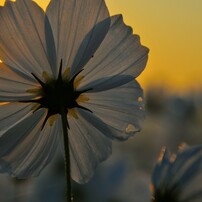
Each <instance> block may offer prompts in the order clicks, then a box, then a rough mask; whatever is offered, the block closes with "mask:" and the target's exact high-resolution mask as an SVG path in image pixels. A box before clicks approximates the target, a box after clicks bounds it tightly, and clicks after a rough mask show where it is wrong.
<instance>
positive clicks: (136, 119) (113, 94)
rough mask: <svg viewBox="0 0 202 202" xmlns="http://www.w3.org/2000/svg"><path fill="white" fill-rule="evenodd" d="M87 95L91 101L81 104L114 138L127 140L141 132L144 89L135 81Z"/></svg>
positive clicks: (143, 114)
mask: <svg viewBox="0 0 202 202" xmlns="http://www.w3.org/2000/svg"><path fill="white" fill-rule="evenodd" d="M85 95H86V97H87V98H88V99H89V100H88V101H86V102H80V103H79V104H80V105H81V106H84V107H86V108H88V109H90V110H91V111H92V112H93V114H94V115H95V116H97V117H98V118H99V119H100V120H102V121H103V122H104V123H106V124H107V125H108V127H109V128H110V130H111V131H112V136H113V137H114V138H117V139H119V140H125V139H127V138H129V137H130V136H131V135H133V134H135V133H136V132H138V131H140V130H141V123H142V121H143V119H144V116H145V112H144V101H143V93H142V89H141V88H140V86H139V84H138V83H137V82H136V81H135V80H134V81H132V82H130V83H128V84H126V85H123V86H121V87H118V88H113V89H111V90H108V91H102V92H98V93H86V94H85Z"/></svg>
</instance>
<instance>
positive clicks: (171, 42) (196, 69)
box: [0, 0, 202, 92]
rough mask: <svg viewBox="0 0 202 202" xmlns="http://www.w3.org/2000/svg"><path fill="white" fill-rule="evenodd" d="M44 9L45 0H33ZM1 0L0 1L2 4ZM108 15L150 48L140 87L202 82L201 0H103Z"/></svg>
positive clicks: (173, 87) (194, 86)
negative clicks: (128, 27) (117, 17)
mask: <svg viewBox="0 0 202 202" xmlns="http://www.w3.org/2000/svg"><path fill="white" fill-rule="evenodd" d="M35 1H36V2H37V3H38V4H39V5H40V6H42V7H43V8H44V9H45V7H46V6H47V5H48V3H49V0H35ZM3 2H4V1H3V0H0V4H1V5H3ZM106 3H107V5H108V8H109V10H110V13H111V15H114V14H118V13H122V14H123V17H124V21H125V22H126V24H129V25H131V26H132V27H133V30H134V33H137V34H139V35H140V36H141V42H142V44H144V45H145V46H147V47H149V48H150V53H149V61H148V65H147V67H146V69H145V71H144V72H143V74H141V76H140V77H139V78H138V80H139V81H140V83H141V85H142V86H143V88H144V89H145V88H149V87H151V86H158V87H159V86H160V87H166V88H167V89H168V90H169V91H178V92H184V91H187V90H194V89H200V86H201V85H202V79H201V77H202V76H201V75H202V59H201V53H202V37H201V36H202V20H201V19H202V12H201V8H202V1H201V0H192V1H190V0H177V1H176V0H164V1H162V0H155V1H151V0H124V1H123V0H106Z"/></svg>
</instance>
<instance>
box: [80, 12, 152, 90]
mask: <svg viewBox="0 0 202 202" xmlns="http://www.w3.org/2000/svg"><path fill="white" fill-rule="evenodd" d="M147 59H148V49H147V48H146V47H144V46H142V45H141V44H140V39H139V36H137V35H133V34H132V29H131V27H128V26H126V25H125V24H124V22H123V19H122V16H121V15H117V16H113V17H112V18H111V27H110V29H109V31H108V33H107V35H106V37H105V39H104V40H103V42H102V44H101V45H100V47H99V49H98V50H97V51H96V53H95V54H94V57H93V58H92V59H91V60H90V61H89V62H88V63H87V65H86V66H85V68H84V71H83V72H82V73H81V74H82V75H83V76H84V78H83V80H82V82H81V84H80V87H81V88H82V87H87V88H89V86H90V87H92V88H93V89H96V88H97V85H98V82H97V80H99V84H100V85H103V84H104V83H105V82H106V81H107V80H108V82H110V81H111V82H113V78H114V76H117V75H128V76H129V75H130V76H131V77H133V78H134V77H137V76H138V75H139V74H140V73H141V72H142V71H143V69H144V68H145V65H146V62H147ZM93 82H96V87H94V86H92V84H91V83H93Z"/></svg>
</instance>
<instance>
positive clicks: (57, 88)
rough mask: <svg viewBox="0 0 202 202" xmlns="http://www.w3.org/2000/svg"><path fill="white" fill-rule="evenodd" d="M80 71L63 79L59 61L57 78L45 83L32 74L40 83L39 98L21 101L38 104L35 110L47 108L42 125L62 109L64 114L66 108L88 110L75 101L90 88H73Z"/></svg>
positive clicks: (66, 111) (66, 110)
mask: <svg viewBox="0 0 202 202" xmlns="http://www.w3.org/2000/svg"><path fill="white" fill-rule="evenodd" d="M80 72H81V71H80ZM80 72H78V73H77V74H76V75H75V76H73V78H72V79H71V80H67V79H63V77H62V61H61V64H60V70H59V74H58V78H57V79H50V80H48V81H47V82H46V83H44V82H43V81H41V80H40V79H39V78H38V77H37V76H36V75H34V74H32V75H33V76H34V78H35V79H36V80H37V81H38V82H39V83H40V85H41V89H40V98H38V99H34V100H27V101H23V102H32V103H38V104H40V105H39V107H38V108H37V109H36V110H35V111H37V110H39V109H41V108H46V109H48V113H47V116H46V118H45V121H44V123H43V126H44V125H45V123H46V121H47V120H48V118H49V117H50V116H52V115H55V114H61V111H62V110H65V113H66V114H67V113H68V109H72V108H75V107H77V108H82V109H85V110H87V111H90V110H89V109H87V108H85V107H83V106H81V105H79V104H78V103H77V101H76V100H77V98H78V97H79V96H80V95H81V94H82V93H84V92H87V91H88V90H90V89H87V90H84V91H77V90H75V88H74V80H75V78H76V77H77V75H78V74H79V73H80ZM90 112H91V111H90Z"/></svg>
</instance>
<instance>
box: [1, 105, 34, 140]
mask: <svg viewBox="0 0 202 202" xmlns="http://www.w3.org/2000/svg"><path fill="white" fill-rule="evenodd" d="M31 108H32V104H28V103H27V104H25V103H5V104H3V105H0V137H1V136H2V134H4V133H5V132H6V131H8V130H9V129H10V128H12V127H14V126H15V125H17V124H18V123H19V122H21V121H22V120H24V119H26V118H27V117H28V116H30V115H31V114H32V110H31Z"/></svg>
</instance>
